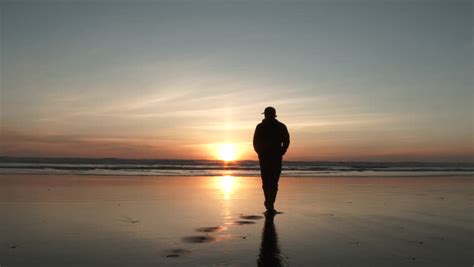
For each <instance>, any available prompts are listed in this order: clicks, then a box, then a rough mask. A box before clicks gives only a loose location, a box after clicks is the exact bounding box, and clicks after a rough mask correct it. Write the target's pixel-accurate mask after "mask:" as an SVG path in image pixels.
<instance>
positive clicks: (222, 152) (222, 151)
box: [217, 144, 237, 161]
mask: <svg viewBox="0 0 474 267" xmlns="http://www.w3.org/2000/svg"><path fill="white" fill-rule="evenodd" d="M217 151H218V155H219V159H220V160H223V161H233V160H236V159H237V150H236V148H235V145H234V144H219V145H218V149H217Z"/></svg>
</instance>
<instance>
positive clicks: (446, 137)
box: [0, 0, 474, 162]
mask: <svg viewBox="0 0 474 267" xmlns="http://www.w3.org/2000/svg"><path fill="white" fill-rule="evenodd" d="M0 11H1V13H0V16H1V20H0V75H1V76H0V78H1V80H0V85H1V91H0V101H1V102H0V112H1V113H0V114H1V121H0V126H1V133H0V134H1V135H0V155H1V156H48V157H120V158H168V159H213V158H216V147H218V146H219V144H234V145H235V147H236V149H237V154H238V158H239V159H256V154H255V152H254V151H253V148H252V137H253V132H254V129H255V126H256V124H258V123H259V122H260V121H261V120H262V116H263V115H261V112H262V111H263V109H264V108H265V107H266V106H273V107H275V108H276V110H277V115H278V119H279V120H280V121H282V122H283V123H285V124H286V125H287V127H288V129H289V131H290V136H291V145H290V149H289V150H288V153H287V155H286V156H285V159H287V160H370V161H377V160H379V161H471V162H472V161H474V141H473V140H474V134H473V124H474V115H473V114H474V105H473V102H474V90H473V75H472V74H473V73H474V72H473V49H474V45H473V2H472V1H470V0H469V1H456V0H449V1H448V0H446V1H415V0H413V1H389V0H387V1H298V2H295V1H292V2H290V1H252V2H250V1H168V2H159V1H146V2H126V1H121V2H119V1H112V0H109V1H71V2H65V1H48V2H46V1H34V2H33V1H31V2H30V1H2V2H0Z"/></svg>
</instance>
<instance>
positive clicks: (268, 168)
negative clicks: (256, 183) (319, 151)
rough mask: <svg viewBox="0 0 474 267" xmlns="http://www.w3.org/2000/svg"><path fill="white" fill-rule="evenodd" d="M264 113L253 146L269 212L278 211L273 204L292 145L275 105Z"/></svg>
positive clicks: (256, 130)
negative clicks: (282, 163) (283, 164)
mask: <svg viewBox="0 0 474 267" xmlns="http://www.w3.org/2000/svg"><path fill="white" fill-rule="evenodd" d="M263 114H265V119H263V120H262V122H261V123H259V124H258V125H257V128H256V129H255V133H254V136H253V147H254V149H255V151H256V152H257V154H258V159H259V162H260V173H261V176H262V184H263V185H262V188H263V193H264V195H265V203H264V204H265V208H266V209H267V213H276V211H275V208H274V207H273V204H274V203H275V199H276V195H277V191H278V180H279V179H280V174H281V162H282V159H283V155H285V153H286V150H287V149H288V146H289V145H290V134H289V133H288V129H287V128H286V126H285V124H283V123H281V122H279V121H278V120H277V119H276V110H275V109H274V108H273V107H267V108H265V111H264V112H263Z"/></svg>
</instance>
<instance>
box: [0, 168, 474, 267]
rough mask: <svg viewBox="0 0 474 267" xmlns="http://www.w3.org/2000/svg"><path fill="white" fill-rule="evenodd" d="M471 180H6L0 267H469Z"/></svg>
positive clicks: (1, 184) (1, 186)
mask: <svg viewBox="0 0 474 267" xmlns="http://www.w3.org/2000/svg"><path fill="white" fill-rule="evenodd" d="M473 185H474V179H473V178H472V177H416V178H413V177H411V178H407V177H384V178H378V177H371V178H363V177H344V178H343V177H330V178H329V177H318V178H314V177H313V178H311V177H309V178H302V177H298V178H291V177H283V178H282V179H281V182H280V191H279V196H278V200H277V203H276V208H277V209H278V210H280V211H282V212H283V214H278V215H276V216H275V217H274V218H271V217H267V218H265V217H264V216H263V214H262V212H263V205H262V202H263V196H262V193H261V188H260V181H259V178H258V177H234V176H231V175H227V176H217V177H143V176H142V177H135V176H74V175H50V176H48V175H6V174H4V175H1V176H0V213H1V214H2V220H0V237H1V238H0V266H2V267H10V266H178V265H179V266H186V265H187V266H195V265H201V266H208V265H211V266H216V265H217V266H221V265H223V266H226V265H231V266H254V265H257V264H258V263H260V264H263V265H265V266H269V265H278V264H280V265H283V266H286V265H291V266H471V265H472V264H473V262H474V260H473V256H472V251H473V250H474V243H473V230H474V227H473V225H474V218H473V215H472V214H473V211H474V210H473V206H472V203H473V190H472V189H473Z"/></svg>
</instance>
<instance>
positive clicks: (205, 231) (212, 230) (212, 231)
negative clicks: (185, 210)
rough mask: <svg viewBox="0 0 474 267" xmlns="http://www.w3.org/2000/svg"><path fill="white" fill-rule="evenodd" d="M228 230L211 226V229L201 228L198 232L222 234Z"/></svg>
mask: <svg viewBox="0 0 474 267" xmlns="http://www.w3.org/2000/svg"><path fill="white" fill-rule="evenodd" d="M225 229H226V228H224V227H222V226H211V227H201V228H197V229H196V231H198V232H202V233H214V232H221V231H224V230H225Z"/></svg>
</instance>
